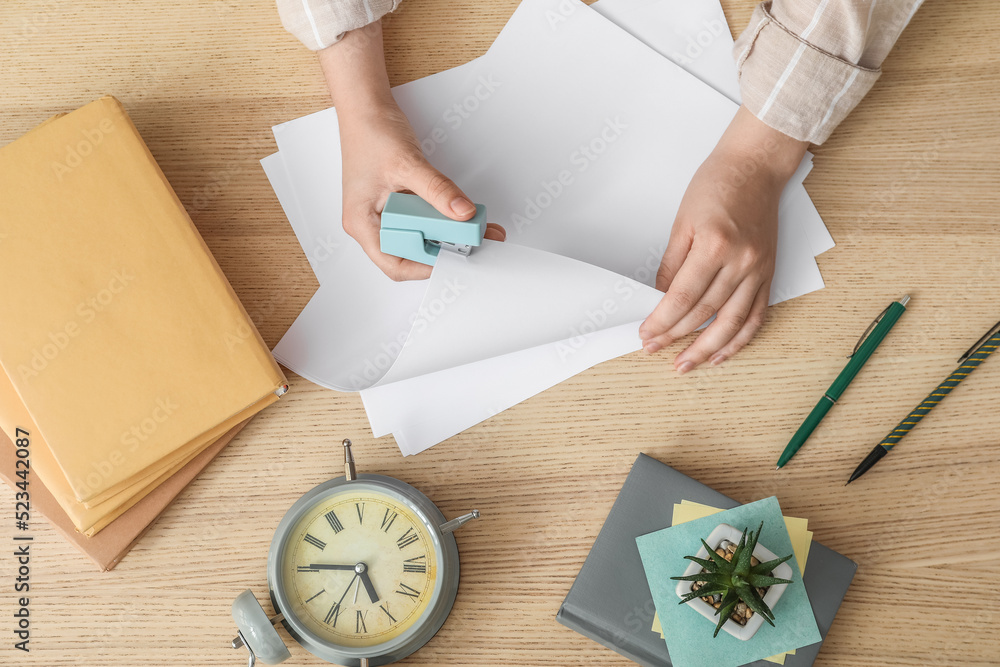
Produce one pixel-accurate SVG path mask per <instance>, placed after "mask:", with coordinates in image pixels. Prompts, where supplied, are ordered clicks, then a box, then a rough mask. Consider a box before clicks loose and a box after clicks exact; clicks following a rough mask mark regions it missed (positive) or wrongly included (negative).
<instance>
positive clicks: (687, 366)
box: [677, 361, 694, 375]
mask: <svg viewBox="0 0 1000 667" xmlns="http://www.w3.org/2000/svg"><path fill="white" fill-rule="evenodd" d="M692 368H694V364H693V363H691V362H690V361H685V362H684V363H683V364H681V365H680V366H678V367H677V372H678V373H679V374H680V375H684V374H685V373H687V372H688V371H689V370H691V369H692Z"/></svg>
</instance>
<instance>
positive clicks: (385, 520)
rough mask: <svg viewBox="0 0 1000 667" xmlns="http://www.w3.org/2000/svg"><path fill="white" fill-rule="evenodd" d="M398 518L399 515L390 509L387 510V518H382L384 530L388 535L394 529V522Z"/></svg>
mask: <svg viewBox="0 0 1000 667" xmlns="http://www.w3.org/2000/svg"><path fill="white" fill-rule="evenodd" d="M390 512H391V514H390ZM397 516H399V514H397V513H396V512H393V511H392V510H390V509H389V508H388V507H387V508H385V516H384V517H382V530H384V531H385V532H387V533H388V532H389V529H390V528H392V522H393V521H395V520H396V517H397Z"/></svg>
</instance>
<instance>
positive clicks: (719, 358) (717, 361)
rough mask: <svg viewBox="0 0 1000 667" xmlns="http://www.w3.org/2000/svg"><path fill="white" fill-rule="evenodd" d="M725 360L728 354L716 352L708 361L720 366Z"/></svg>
mask: <svg viewBox="0 0 1000 667" xmlns="http://www.w3.org/2000/svg"><path fill="white" fill-rule="evenodd" d="M725 360H726V355H724V354H714V355H712V358H711V359H709V360H708V363H710V364H711V365H713V366H718V365H719V364H721V363H722V362H723V361H725Z"/></svg>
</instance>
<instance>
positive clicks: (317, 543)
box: [302, 533, 326, 551]
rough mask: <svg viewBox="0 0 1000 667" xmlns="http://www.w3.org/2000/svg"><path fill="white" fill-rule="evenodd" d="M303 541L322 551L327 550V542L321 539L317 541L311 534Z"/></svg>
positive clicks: (307, 534)
mask: <svg viewBox="0 0 1000 667" xmlns="http://www.w3.org/2000/svg"><path fill="white" fill-rule="evenodd" d="M302 539H303V540H305V541H306V542H308V543H309V544H311V545H313V546H314V547H316V548H317V549H319V550H320V551H322V550H323V549H326V542H324V541H323V540H320V539H317V538H315V537H313V536H312V535H310V534H309V533H306V536H305V537H303V538H302Z"/></svg>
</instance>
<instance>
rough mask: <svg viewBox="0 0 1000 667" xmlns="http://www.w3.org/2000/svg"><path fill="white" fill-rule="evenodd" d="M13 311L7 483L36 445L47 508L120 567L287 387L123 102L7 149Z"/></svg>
mask: <svg viewBox="0 0 1000 667" xmlns="http://www.w3.org/2000/svg"><path fill="white" fill-rule="evenodd" d="M0 312H2V313H3V315H2V317H0V431H2V432H3V434H5V436H0V474H2V476H3V477H5V478H6V479H7V480H8V482H9V483H11V484H12V485H14V484H17V483H18V482H23V481H26V480H25V474H23V473H22V474H21V475H18V472H17V468H16V463H15V461H16V459H17V456H16V455H15V451H16V448H15V446H14V442H13V441H17V442H18V444H20V445H24V446H22V447H21V456H22V457H24V456H25V451H24V450H27V454H28V456H30V472H29V474H28V480H27V481H29V485H30V487H29V488H30V497H31V501H32V507H33V509H34V510H36V511H41V512H42V513H43V514H44V515H45V516H46V517H47V518H48V519H49V520H50V521H51V522H52V523H53V524H54V525H55V526H56V527H57V528H59V529H60V530H62V531H63V532H64V533H66V534H67V536H69V537H70V539H71V540H72V541H74V543H76V544H77V545H79V546H80V547H81V548H82V549H83V550H84V551H85V552H86V553H88V555H90V556H91V557H92V558H93V559H94V560H95V562H97V563H98V565H100V566H101V567H102V568H104V569H110V568H111V567H113V566H114V564H115V563H117V562H118V560H119V559H120V558H121V556H122V555H123V554H124V553H125V552H126V551H127V550H128V548H129V547H130V546H131V544H133V543H134V541H135V540H136V539H137V538H138V536H139V535H141V533H142V532H143V531H144V530H145V528H146V527H148V526H149V524H150V523H151V522H152V520H153V519H154V518H155V517H156V516H157V515H158V514H159V513H160V512H161V511H162V509H163V508H164V507H165V506H166V505H167V504H168V503H169V502H170V500H171V499H173V498H174V497H175V496H176V495H177V494H178V493H179V492H180V490H181V489H183V488H184V486H185V485H186V484H187V483H188V482H190V481H191V479H193V478H194V477H195V476H196V475H197V474H198V472H199V471H200V470H201V469H202V468H204V467H205V465H207V464H208V462H209V461H210V460H211V459H212V457H214V456H215V454H217V453H218V452H219V451H220V450H221V449H222V447H223V446H225V444H226V443H227V442H228V441H229V440H230V439H232V437H233V436H234V435H235V434H236V433H237V432H238V431H239V429H240V428H241V427H242V426H243V425H244V424H245V423H246V422H247V421H248V420H249V419H250V418H251V417H252V416H253V415H255V414H256V413H257V412H259V411H260V410H262V409H264V408H265V407H267V406H268V405H270V404H271V403H273V402H275V401H276V400H278V397H279V396H280V395H281V394H283V393H284V392H285V391H286V390H287V384H286V381H285V378H284V376H283V374H282V372H281V370H280V369H279V368H278V366H277V364H276V363H275V361H274V359H273V357H272V356H271V353H270V352H269V350H268V348H267V346H266V345H265V344H264V341H263V340H262V339H261V337H260V335H259V333H258V332H257V330H256V329H255V327H254V325H253V323H252V322H251V320H250V318H249V317H248V315H247V313H246V311H245V310H244V309H243V307H242V305H241V304H240V302H239V299H238V298H237V297H236V294H235V293H234V292H233V289H232V287H231V286H230V285H229V283H228V281H227V280H226V278H225V276H224V275H223V273H222V271H221V269H220V268H219V266H218V264H217V263H216V262H215V259H214V258H213V257H212V255H211V253H210V252H209V250H208V248H207V246H206V245H205V243H204V241H203V240H202V238H201V236H200V235H199V234H198V230H197V229H196V228H195V226H194V224H193V223H192V222H191V219H190V218H189V217H188V215H187V213H186V212H185V211H184V207H183V206H182V205H181V203H180V201H179V200H178V198H177V196H176V195H175V194H174V191H173V189H172V188H171V187H170V184H169V183H168V182H167V180H166V178H165V177H164V175H163V173H162V172H161V171H160V169H159V167H158V166H157V164H156V161H155V160H154V158H153V156H152V155H151V154H150V152H149V150H148V149H147V148H146V145H145V144H144V143H143V141H142V138H141V137H140V136H139V133H138V131H137V130H136V128H135V126H134V125H133V124H132V122H131V120H130V119H129V117H128V115H127V114H126V113H125V110H124V108H123V107H122V106H121V104H120V103H119V102H118V101H117V100H116V99H114V98H112V97H105V98H103V99H100V100H97V101H96V102H93V103H91V104H88V105H87V106H85V107H83V108H81V109H79V110H77V111H74V112H72V113H69V114H65V115H61V116H57V117H56V118H53V119H51V120H49V121H47V122H45V123H43V124H42V125H40V126H39V127H37V128H36V129H34V130H33V131H31V132H29V133H28V134H27V135H25V136H24V137H22V138H20V139H18V140H17V141H15V142H13V143H11V144H9V145H8V146H5V147H4V148H2V149H0ZM22 468H23V466H22ZM21 488H23V487H21Z"/></svg>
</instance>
